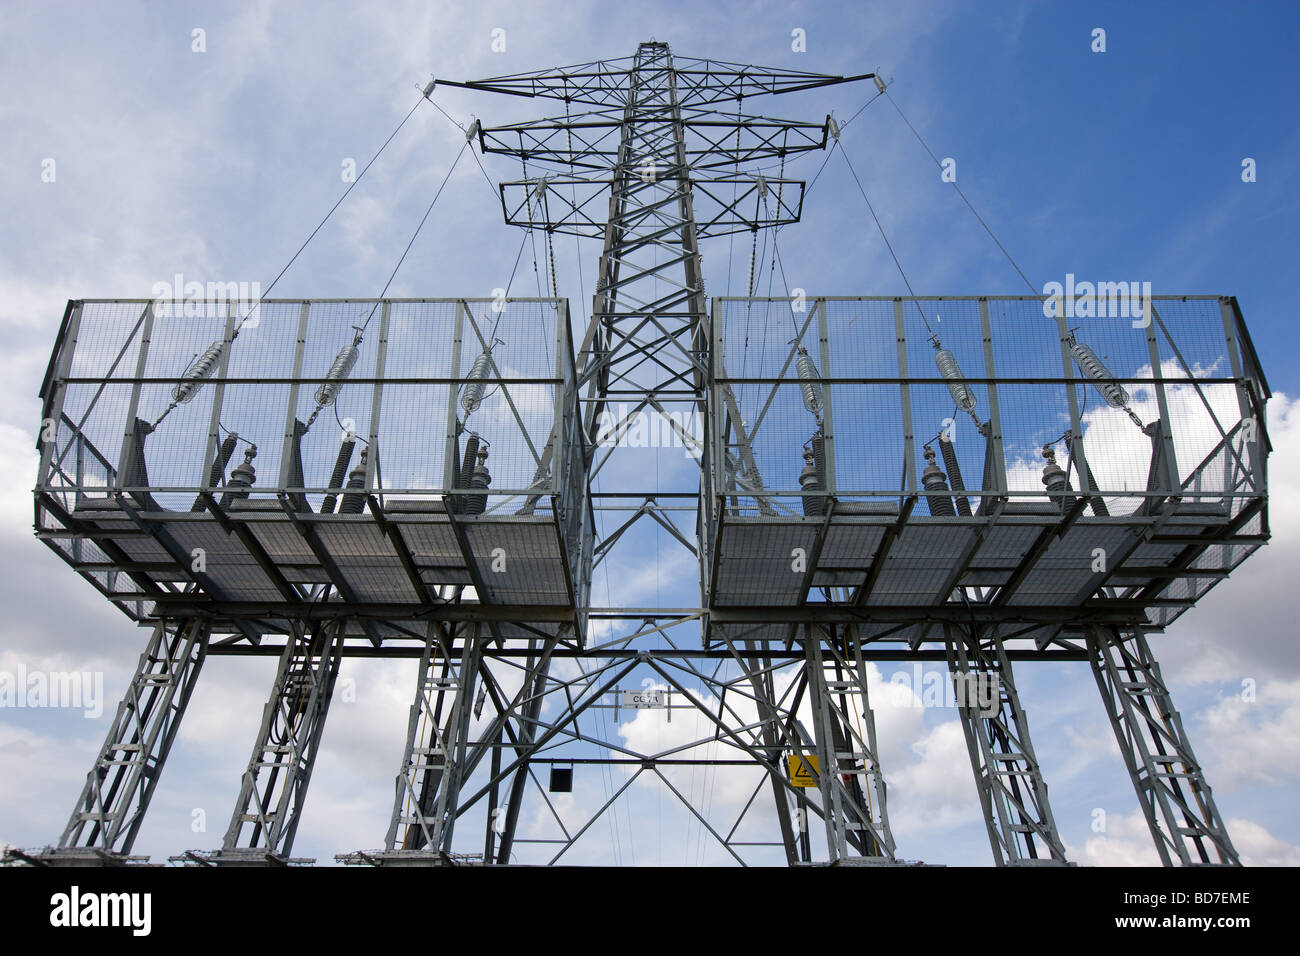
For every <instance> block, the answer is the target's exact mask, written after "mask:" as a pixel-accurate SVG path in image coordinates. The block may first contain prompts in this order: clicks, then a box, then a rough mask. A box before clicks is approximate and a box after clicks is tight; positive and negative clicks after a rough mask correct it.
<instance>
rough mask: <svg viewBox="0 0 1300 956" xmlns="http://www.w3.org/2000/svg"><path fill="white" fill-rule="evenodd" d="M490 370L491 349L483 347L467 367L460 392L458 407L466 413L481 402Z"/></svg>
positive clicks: (469, 412) (472, 410)
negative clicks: (462, 388)
mask: <svg viewBox="0 0 1300 956" xmlns="http://www.w3.org/2000/svg"><path fill="white" fill-rule="evenodd" d="M491 372H492V350H491V349H484V350H483V352H482V354H481V355H479V357H478V358H476V359H475V360H474V364H473V365H471V366H470V367H469V374H468V375H466V376H465V377H466V379H467V381H466V382H465V389H464V391H462V392H461V393H460V407H461V408H463V409H465V414H466V415H469V414H471V413H473V412H474V410H475V409H477V408H478V407H479V406H480V405H482V404H483V390H484V389H485V388H486V387H487V377H488V375H489V374H491ZM472 460H473V459H471V461H472Z"/></svg>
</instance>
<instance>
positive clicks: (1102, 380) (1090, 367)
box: [1065, 335, 1142, 428]
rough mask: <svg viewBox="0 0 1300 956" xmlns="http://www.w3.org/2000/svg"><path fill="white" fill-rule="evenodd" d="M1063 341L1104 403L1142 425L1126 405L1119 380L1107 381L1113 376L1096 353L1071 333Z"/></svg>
mask: <svg viewBox="0 0 1300 956" xmlns="http://www.w3.org/2000/svg"><path fill="white" fill-rule="evenodd" d="M1065 341H1066V344H1067V345H1069V347H1070V354H1072V355H1073V356H1074V364H1075V365H1077V366H1079V371H1080V372H1082V373H1083V374H1084V375H1086V376H1088V377H1089V378H1090V379H1092V384H1093V387H1094V388H1096V389H1097V392H1098V393H1099V394H1100V395H1101V397H1102V398H1104V399H1105V400H1106V404H1107V405H1109V406H1110V407H1111V408H1119V409H1123V410H1124V411H1125V412H1127V413H1128V417H1129V418H1131V419H1133V422H1134V423H1135V424H1136V425H1137V426H1138V427H1139V428H1140V427H1142V420H1141V419H1139V418H1138V417H1137V416H1136V415H1134V414H1133V412H1132V411H1131V410H1130V409H1129V407H1128V406H1129V402H1130V401H1131V399H1130V398H1129V394H1128V392H1127V390H1125V388H1124V386H1123V385H1121V384H1120V383H1119V382H1114V381H1109V379H1113V378H1114V377H1115V376H1113V375H1111V374H1110V369H1108V368H1107V367H1106V365H1105V363H1104V362H1102V360H1101V359H1099V358H1098V357H1097V353H1096V352H1094V351H1093V350H1092V349H1091V348H1090V347H1088V346H1087V345H1085V344H1084V343H1083V342H1080V341H1078V340H1077V339H1076V338H1075V337H1074V336H1073V335H1067V336H1066V337H1065Z"/></svg>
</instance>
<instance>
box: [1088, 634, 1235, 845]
mask: <svg viewBox="0 0 1300 956" xmlns="http://www.w3.org/2000/svg"><path fill="white" fill-rule="evenodd" d="M1088 656H1089V660H1090V661H1091V663H1092V672H1093V674H1094V675H1095V676H1096V678H1097V686H1098V688H1100V690H1101V696H1102V700H1103V701H1104V702H1105V704H1106V716H1107V717H1109V718H1110V724H1111V727H1112V728H1113V729H1114V731H1115V739H1116V740H1117V741H1119V749H1120V752H1121V753H1122V754H1123V755H1124V764H1125V766H1127V767H1128V772H1129V776H1130V777H1131V778H1132V780H1133V789H1134V790H1136V791H1137V796H1138V803H1140V804H1141V806H1142V813H1143V815H1144V816H1145V817H1146V820H1147V826H1148V827H1150V828H1151V836H1152V838H1153V839H1154V840H1155V844H1156V852H1158V853H1159V854H1160V860H1161V862H1162V863H1163V864H1164V865H1165V866H1173V865H1175V864H1181V865H1182V866H1215V865H1219V866H1240V865H1241V860H1240V859H1239V858H1238V856H1237V851H1236V850H1235V849H1234V848H1233V845H1232V841H1231V840H1230V839H1229V838H1228V831H1227V829H1226V828H1225V827H1224V825H1223V819H1222V817H1220V816H1219V811H1218V808H1217V807H1215V805H1214V798H1213V796H1211V794H1210V785H1209V784H1208V783H1206V781H1205V774H1204V773H1203V772H1202V771H1201V767H1200V764H1198V763H1197V762H1196V755H1195V754H1193V753H1192V745H1191V742H1190V741H1189V740H1188V739H1187V734H1186V732H1185V731H1184V730H1183V722H1182V718H1180V717H1179V716H1178V711H1176V710H1175V709H1174V703H1173V700H1172V699H1171V698H1170V696H1169V688H1167V687H1166V686H1165V683H1164V681H1163V680H1162V679H1161V677H1160V665H1159V664H1157V663H1156V659H1155V657H1154V656H1153V655H1152V654H1151V648H1150V646H1149V645H1148V644H1147V639H1146V637H1145V636H1144V635H1143V634H1142V632H1141V631H1137V630H1135V631H1134V632H1133V633H1132V634H1131V635H1130V636H1129V637H1128V638H1125V637H1124V636H1123V635H1122V634H1121V633H1120V631H1119V629H1118V628H1111V629H1102V628H1094V629H1093V630H1092V631H1091V632H1090V633H1089V635H1088Z"/></svg>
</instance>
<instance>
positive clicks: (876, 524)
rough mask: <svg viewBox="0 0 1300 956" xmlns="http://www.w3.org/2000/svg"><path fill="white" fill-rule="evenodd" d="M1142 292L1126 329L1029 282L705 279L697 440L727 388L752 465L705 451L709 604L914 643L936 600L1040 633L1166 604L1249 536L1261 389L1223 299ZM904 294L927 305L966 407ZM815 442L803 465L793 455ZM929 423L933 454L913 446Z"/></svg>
mask: <svg viewBox="0 0 1300 956" xmlns="http://www.w3.org/2000/svg"><path fill="white" fill-rule="evenodd" d="M1152 312H1153V315H1152V318H1153V321H1151V322H1150V323H1149V325H1148V326H1146V327H1145V328H1143V327H1141V325H1140V322H1138V323H1137V327H1135V323H1134V321H1133V320H1132V319H1131V317H1129V316H1127V315H1126V316H1124V317H1117V318H1114V319H1107V318H1084V319H1077V320H1067V319H1065V318H1064V317H1063V316H1061V317H1054V318H1048V317H1045V316H1044V314H1043V313H1044V301H1043V300H1040V299H1035V298H1032V297H1006V298H998V297H979V298H974V297H972V298H935V299H918V300H913V299H901V298H889V297H876V298H833V297H827V298H812V297H810V298H808V299H807V300H806V302H799V301H798V300H794V299H715V300H714V326H713V333H714V343H713V347H714V355H715V369H714V370H715V373H716V384H715V386H714V396H713V402H712V405H711V407H712V416H711V424H712V426H713V428H712V432H711V444H710V453H711V455H712V457H713V461H714V462H722V461H727V462H728V464H731V463H734V462H735V461H736V460H737V459H738V457H739V454H738V449H737V448H735V447H733V446H731V445H730V444H729V436H731V435H733V434H734V432H735V429H733V428H732V421H731V418H732V412H731V411H730V409H729V406H728V403H727V401H726V400H725V399H724V391H723V390H724V389H730V390H731V393H732V394H733V395H735V396H736V409H737V411H738V413H739V414H740V415H741V416H742V418H743V419H744V424H745V429H746V431H747V432H748V438H749V447H750V449H752V452H753V455H754V460H755V464H756V466H757V469H761V471H760V472H759V481H753V480H752V475H747V474H746V471H745V469H743V468H736V467H728V468H722V467H715V468H713V469H711V471H710V472H709V473H710V474H711V475H712V476H713V479H714V480H713V484H712V493H713V501H712V505H713V513H712V516H711V520H710V522H709V526H708V527H709V531H708V538H707V540H706V541H704V542H703V543H702V544H703V546H702V548H701V551H702V554H704V555H707V557H708V563H707V565H706V567H705V580H706V581H707V582H709V588H708V590H709V605H710V608H711V610H712V611H714V614H713V620H714V621H716V622H733V623H735V622H745V621H751V622H754V623H758V622H761V621H773V620H782V621H800V620H811V619H813V618H814V617H815V618H816V619H818V620H827V621H831V620H839V621H842V622H844V623H859V624H861V628H860V630H861V633H862V637H863V639H864V640H866V639H871V640H890V641H902V642H906V643H908V644H910V645H912V646H913V647H915V646H916V645H917V644H918V643H919V642H920V641H921V640H923V639H925V638H926V637H927V636H933V637H934V638H936V639H940V638H941V632H940V631H939V630H938V629H937V628H936V627H935V625H937V624H940V623H942V622H945V621H953V620H962V621H966V620H985V621H989V622H1004V623H1008V624H1012V625H1014V626H1013V627H1011V628H1009V629H1007V630H1006V631H1004V633H1006V634H1008V635H1014V636H1018V637H1022V638H1025V637H1032V638H1034V639H1035V641H1036V642H1039V643H1040V644H1041V643H1043V642H1045V641H1047V640H1050V639H1052V638H1054V637H1061V636H1065V635H1069V636H1074V637H1078V636H1082V634H1083V632H1084V630H1085V629H1086V627H1087V626H1088V625H1089V624H1090V623H1094V624H1095V623H1113V624H1127V625H1133V624H1137V625H1141V626H1144V627H1149V628H1160V627H1164V626H1165V625H1167V624H1169V623H1170V622H1171V621H1173V620H1174V619H1175V618H1176V617H1177V616H1178V615H1179V614H1181V613H1182V612H1183V611H1184V610H1186V609H1187V608H1188V607H1190V606H1191V605H1192V604H1194V603H1195V602H1196V601H1197V600H1198V599H1199V598H1200V597H1202V596H1203V595H1204V594H1205V593H1206V591H1208V590H1209V589H1210V588H1211V587H1212V586H1213V585H1214V584H1215V583H1216V582H1217V581H1218V580H1220V579H1222V578H1224V577H1226V576H1227V575H1228V573H1229V572H1230V571H1231V570H1232V569H1233V568H1235V567H1236V566H1237V565H1238V564H1240V562H1241V561H1243V560H1244V559H1245V558H1246V557H1247V556H1249V555H1250V554H1251V553H1252V552H1253V551H1254V550H1255V549H1256V548H1257V547H1259V546H1260V545H1261V544H1262V543H1263V542H1264V541H1265V540H1266V539H1267V534H1268V528H1267V520H1266V518H1267V511H1266V507H1265V505H1266V479H1265V469H1264V460H1265V456H1266V454H1267V444H1266V443H1267V437H1266V436H1265V434H1264V432H1263V425H1262V422H1263V420H1264V419H1263V404H1262V403H1263V400H1264V399H1265V397H1266V396H1267V394H1268V391H1267V385H1266V383H1265V382H1264V380H1263V376H1262V375H1261V374H1260V372H1259V369H1258V364H1257V361H1256V357H1255V354H1254V350H1253V348H1252V347H1251V345H1250V342H1249V339H1248V337H1247V335H1246V331H1245V327H1244V324H1243V323H1242V321H1241V316H1240V313H1239V312H1238V310H1237V306H1236V302H1235V300H1233V299H1229V298H1221V297H1214V296H1201V297H1155V299H1154V303H1153V310H1152ZM922 314H924V315H926V316H930V317H934V316H940V315H941V316H942V319H941V322H938V323H936V324H935V325H934V334H935V336H936V338H938V340H939V342H940V343H941V344H942V346H943V347H944V348H945V349H947V350H948V351H949V352H950V353H951V354H952V355H953V356H955V357H956V358H957V360H958V361H959V362H960V363H961V367H960V370H959V374H960V377H959V378H956V379H955V384H957V385H958V386H959V387H964V388H966V389H968V390H969V393H968V394H969V395H970V396H972V397H973V399H974V402H973V409H974V410H973V411H968V410H966V409H963V408H961V407H960V406H958V403H957V400H956V393H954V392H953V391H951V390H950V388H949V384H950V380H949V379H947V378H945V377H942V376H941V374H940V372H939V370H938V368H937V366H936V364H935V361H934V359H933V355H934V353H935V352H936V351H937V346H935V345H934V343H933V341H931V339H930V330H928V329H926V328H924V327H923V326H922V320H921V319H920V318H919V317H920V315H922ZM930 321H931V322H935V320H934V319H933V318H931V319H930ZM1067 322H1069V323H1070V324H1073V322H1078V327H1077V328H1075V329H1073V330H1072V329H1071V328H1070V327H1069V325H1067ZM783 326H784V328H782V327H783ZM777 329H780V330H781V331H780V332H774V330H777ZM755 330H761V334H759V333H756V332H755ZM787 332H788V333H791V334H792V335H793V339H792V340H791V341H789V342H783V341H782V339H784V338H785V335H786V333H787ZM760 342H763V343H766V344H763V345H760V344H759V343H760ZM1071 342H1090V343H1092V347H1093V348H1095V349H1096V350H1097V351H1096V352H1095V353H1094V354H1099V353H1100V354H1101V355H1102V356H1104V361H1105V362H1106V363H1107V364H1108V365H1109V367H1110V368H1111V369H1115V370H1117V371H1116V375H1117V376H1118V377H1115V378H1111V377H1110V376H1109V372H1108V374H1107V376H1106V378H1105V380H1104V381H1103V382H1102V384H1103V385H1111V384H1119V385H1122V386H1123V387H1124V388H1125V392H1126V394H1125V399H1126V402H1127V407H1124V406H1122V405H1115V404H1111V403H1109V402H1108V401H1107V400H1106V398H1105V393H1103V392H1100V391H1094V389H1096V388H1097V386H1098V382H1097V380H1095V379H1093V378H1090V377H1087V376H1085V375H1084V374H1083V372H1082V370H1081V369H1080V368H1079V367H1078V366H1077V365H1076V362H1075V359H1074V354H1073V353H1072V352H1071V349H1070V344H1071ZM799 346H803V347H804V348H806V349H807V357H808V358H810V359H812V362H813V365H814V366H815V367H814V368H813V373H814V377H813V378H811V379H809V378H808V376H807V375H805V376H804V377H803V378H802V379H801V377H800V375H799V364H798V363H799V360H800V358H799V356H800V353H799V352H798V351H797V348H798V347H799ZM804 368H805V369H806V368H807V365H806V364H805V366H804ZM1153 370H1154V371H1153ZM810 384H811V386H812V387H813V388H814V389H815V395H816V396H817V398H816V399H815V401H814V405H816V406H817V411H818V412H819V413H820V416H821V419H820V422H819V421H818V420H817V419H816V416H815V415H814V414H812V413H811V409H809V408H808V406H807V405H806V403H805V401H804V396H805V392H804V388H805V387H806V386H808V385H810ZM1089 405H1091V408H1089ZM1134 410H1136V411H1137V412H1140V413H1141V415H1142V417H1141V418H1139V416H1138V415H1137V414H1130V413H1131V412H1133V411H1134ZM932 432H934V433H935V434H934V437H929V436H930V435H931V433H932ZM814 439H816V440H819V441H820V442H821V444H822V459H823V461H824V466H823V468H822V470H821V472H820V473H819V474H814V470H815V458H814V461H808V468H807V469H806V470H805V471H804V472H803V473H802V474H798V473H797V467H798V465H799V464H804V462H802V461H800V458H801V456H800V454H799V453H800V448H801V445H804V447H808V448H810V450H812V449H813V448H814V447H815V446H814V445H813V444H812V443H813V441H814ZM941 441H946V442H947V444H948V449H947V450H946V454H947V457H948V458H950V459H951V460H945V458H944V457H942V456H941V455H939V454H938V453H935V454H933V455H932V456H931V458H930V459H928V460H927V459H926V458H925V457H924V451H927V450H928V451H931V452H934V451H935V450H936V449H941V444H940V442H941ZM1044 452H1046V455H1047V456H1050V457H1052V458H1058V457H1059V460H1060V462H1061V465H1064V467H1063V468H1062V467H1061V465H1057V464H1055V462H1054V461H1048V460H1047V459H1046V457H1044ZM1035 459H1036V460H1035ZM927 465H928V466H929V468H930V470H929V471H927V470H926V468H927ZM1180 466H1182V467H1181V468H1180ZM891 469H892V472H891ZM945 470H946V471H947V472H948V473H947V474H944V473H943V472H944V471H945ZM1052 470H1055V472H1056V476H1057V479H1058V481H1059V482H1061V484H1059V485H1058V486H1055V487H1052V488H1049V487H1047V486H1046V482H1047V481H1049V480H1050V476H1049V477H1044V475H1047V474H1049V473H1050V472H1051V471H1052ZM891 473H892V478H891V477H890V475H891ZM963 473H964V475H965V477H964V478H963ZM935 474H938V475H939V478H940V479H941V480H942V484H941V485H939V486H937V487H938V488H939V489H940V490H935V489H934V488H932V487H931V484H930V481H933V480H934V478H933V476H934V475H935ZM810 475H811V476H812V480H811V482H810V481H809V477H810ZM971 477H975V478H977V479H978V480H977V481H971V480H970V478H971ZM927 479H929V481H927ZM1035 486H1036V487H1035Z"/></svg>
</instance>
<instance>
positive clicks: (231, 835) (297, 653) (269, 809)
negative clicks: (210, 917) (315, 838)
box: [213, 622, 345, 863]
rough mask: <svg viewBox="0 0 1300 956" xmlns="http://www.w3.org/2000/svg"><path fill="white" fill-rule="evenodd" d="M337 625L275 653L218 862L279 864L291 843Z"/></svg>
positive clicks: (329, 681)
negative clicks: (271, 681)
mask: <svg viewBox="0 0 1300 956" xmlns="http://www.w3.org/2000/svg"><path fill="white" fill-rule="evenodd" d="M344 630H345V628H344V624H343V623H342V622H337V623H335V622H331V623H330V624H327V625H318V626H317V627H315V628H314V629H312V630H311V631H310V632H305V631H301V630H299V631H296V632H295V634H294V635H293V637H292V639H291V640H290V641H289V642H288V643H287V644H286V645H285V649H284V653H283V654H282V655H281V656H280V666H279V670H278V671H277V673H276V677H275V684H274V686H273V687H272V690H271V698H270V700H268V701H267V704H266V709H265V710H264V711H263V714H262V726H261V729H260V730H259V732H258V736H257V743H256V744H254V746H253V756H252V758H251V759H250V760H249V764H248V769H247V770H246V771H245V772H244V778H243V785H242V786H241V788H240V791H239V800H238V802H237V803H236V805H235V812H234V815H233V816H232V817H231V819H230V827H229V829H227V831H226V837H225V840H224V842H223V845H222V849H221V851H220V853H218V854H216V855H215V856H214V857H213V861H214V862H219V863H240V862H251V863H266V862H284V861H285V860H287V858H288V856H289V853H290V851H291V850H292V848H293V840H294V836H295V835H296V833H297V830H298V822H299V820H300V819H301V817H302V808H303V803H304V800H305V798H306V795H307V785H308V784H309V783H310V781H311V773H312V768H313V766H314V764H315V761H316V752H317V750H318V749H319V747H320V741H321V734H322V731H323V730H324V728H325V718H326V716H327V715H328V714H329V705H330V699H331V698H332V697H333V694H334V682H335V680H336V678H337V677H338V672H339V661H340V660H341V658H342V653H343V634H344Z"/></svg>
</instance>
